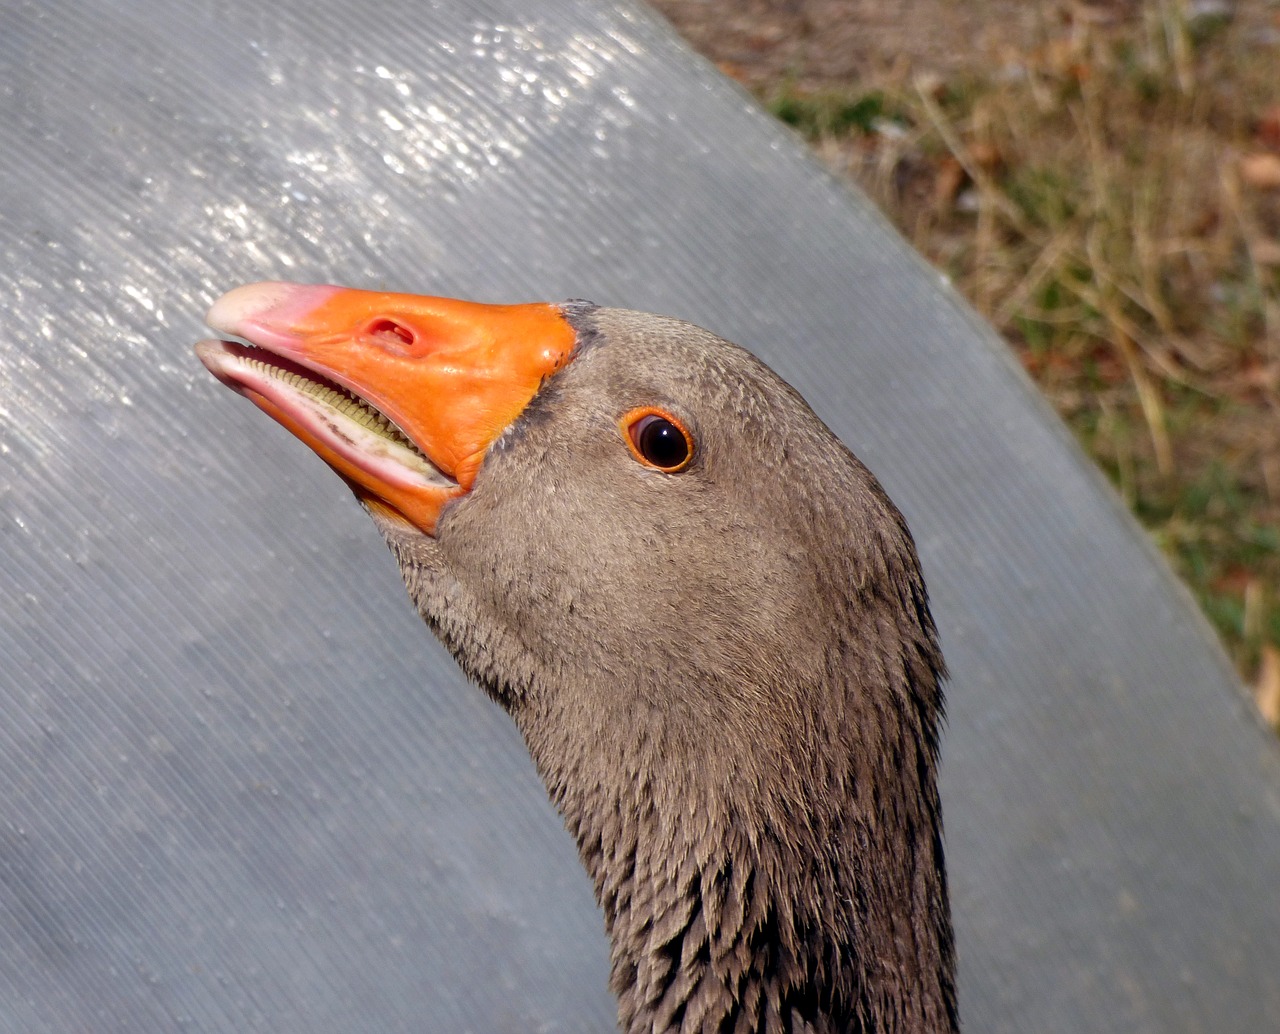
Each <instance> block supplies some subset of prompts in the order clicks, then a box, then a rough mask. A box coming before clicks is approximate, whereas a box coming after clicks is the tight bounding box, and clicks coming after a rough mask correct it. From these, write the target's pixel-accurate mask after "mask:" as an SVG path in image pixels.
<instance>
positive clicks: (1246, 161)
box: [1240, 154, 1280, 190]
mask: <svg viewBox="0 0 1280 1034" xmlns="http://www.w3.org/2000/svg"><path fill="white" fill-rule="evenodd" d="M1240 178H1241V179H1242V180H1244V182H1245V183H1246V184H1247V185H1248V186H1250V187H1253V188H1254V189H1255V190H1280V154H1246V155H1244V156H1242V157H1241V159H1240Z"/></svg>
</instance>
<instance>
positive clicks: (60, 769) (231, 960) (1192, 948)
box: [0, 0, 1280, 1034]
mask: <svg viewBox="0 0 1280 1034" xmlns="http://www.w3.org/2000/svg"><path fill="white" fill-rule="evenodd" d="M0 99H2V103H0V297H2V298H3V300H4V304H3V310H2V312H0V587H2V588H3V590H4V591H3V593H2V594H0V714H3V716H4V717H3V720H0V787H3V798H2V801H3V803H2V805H0V808H2V811H0V1029H2V1030H4V1031H13V1032H23V1034H28V1032H31V1034H36V1032H57V1034H63V1032H66V1031H93V1032H97V1031H130V1032H134V1031H144V1030H145V1031H151V1030H175V1029H191V1030H216V1031H249V1030H263V1031H277V1032H279V1031H306V1032H324V1031H333V1032H349V1031H354V1030H360V1031H421V1030H432V1031H450V1032H453V1031H465V1030H473V1031H477V1032H486V1034H491V1032H499V1031H513V1032H514V1031H531V1030H547V1031H551V1030H555V1031H587V1030H605V1029H609V1028H610V1027H611V1026H612V1022H613V1019H612V1018H613V1005H612V1002H611V1000H610V999H609V997H608V994H607V992H606V989H605V978H606V969H607V965H606V947H605V942H604V939H603V934H602V930H601V922H600V919H599V917H598V915H597V913H596V911H595V908H594V905H593V904H592V901H591V897H590V890H589V887H588V885H587V881H586V878H585V876H584V875H583V874H582V873H581V871H580V869H579V867H578V865H577V861H576V858H575V855H574V851H573V849H572V845H571V843H570V841H569V838H568V836H567V835H566V834H565V833H564V832H563V831H562V829H561V828H560V822H559V820H558V818H557V817H556V816H555V814H554V813H553V811H552V810H551V808H550V807H549V806H548V805H547V804H546V802H545V800H544V796H543V792H542V789H541V786H540V785H539V784H538V782H537V779H536V778H535V776H534V774H533V773H532V771H531V767H530V765H529V763H528V761H527V759H526V757H525V754H524V750H523V746H522V745H521V743H520V742H519V738H518V737H517V736H516V734H515V733H514V730H513V729H512V728H511V726H510V724H509V722H507V720H506V719H505V716H503V715H502V714H501V713H499V712H498V711H497V710H496V709H495V708H494V707H492V706H491V705H490V704H489V703H487V702H486V701H485V700H483V699H481V697H480V695H479V694H478V693H477V692H476V691H474V690H473V689H471V688H469V687H468V686H467V685H465V683H464V682H463V680H462V679H461V677H460V676H458V675H457V674H456V672H455V671H454V670H453V667H452V665H451V663H450V662H449V661H448V660H447V658H446V657H445V656H444V655H443V653H442V651H441V650H440V649H439V648H438V647H437V646H436V645H435V644H434V642H433V641H432V640H431V638H430V636H429V634H428V633H427V631H426V630H425V628H423V627H422V626H421V625H420V623H419V622H418V620H417V618H416V617H415V616H414V614H413V613H412V610H411V608H410V607H409V605H408V603H407V602H406V600H405V598H404V594H403V591H402V589H401V587H400V585H399V581H398V578H397V575H396V573H395V571H394V568H393V564H392V562H391V559H390V557H389V556H387V555H385V551H384V550H383V547H382V546H381V544H380V542H379V541H378V538H377V535H376V534H375V532H374V529H373V528H372V527H371V526H370V525H369V524H368V522H367V521H366V520H365V518H364V517H363V516H362V515H361V514H360V513H359V512H358V510H357V507H356V506H355V504H354V503H353V502H352V501H351V500H350V499H349V498H347V497H346V493H345V492H344V490H343V489H342V488H341V486H340V484H339V483H338V482H337V481H336V480H335V479H334V478H333V477H332V476H331V475H330V474H329V473H328V471H327V470H326V469H325V468H324V467H323V465H322V464H321V463H320V462H319V461H318V460H316V459H315V458H314V457H313V456H311V455H310V454H309V453H308V452H307V451H306V450H305V449H304V448H303V447H302V446H301V445H299V444H298V443H297V442H295V441H293V440H292V439H290V438H289V437H288V435H287V434H285V433H284V432H283V431H281V430H280V429H279V428H276V427H275V426H274V425H271V424H270V422H269V421H266V420H265V419H263V418H262V417H261V415H260V414H259V413H257V411H256V410H254V409H253V408H252V407H250V406H247V405H244V404H242V403H241V402H240V401H239V400H237V399H234V398H232V397H231V396H230V395H229V394H227V393H226V392H225V391H224V390H223V389H222V388H220V387H219V386H218V385H217V384H216V383H214V381H213V380H212V378H210V377H209V376H208V375H207V374H206V373H205V372H204V371H203V369H201V368H200V367H199V365H198V363H197V362H196V361H195V359H194V357H193V356H192V355H191V352H190V345H191V343H192V342H193V341H195V340H196V339H197V338H198V337H200V336H201V335H202V328H201V326H200V323H201V314H202V313H203V311H204V309H205V308H206V306H207V304H208V303H209V302H210V301H211V300H212V299H213V298H214V297H215V296H216V295H218V294H219V293H221V292H222V291H223V290H224V289H226V288H228V287H231V286H233V285H235V284H237V283H240V282H243V281H247V280H256V279H266V278H277V279H296V280H313V281H330V282H343V283H349V284H352V285H356V286H385V287H388V288H392V289H398V290H412V291H424V292H430V293H434V294H456V295H462V296H468V297H473V298H477V299H480V300H494V301H497V300H529V299H548V300H556V299H561V298H567V297H589V298H592V299H594V300H596V301H598V302H601V303H608V304H618V305H625V306H629V307H632V308H650V309H656V310H659V311H663V312H668V313H672V314H675V315H679V316H683V317H686V318H689V319H692V320H694V321H695V322H698V323H701V324H703V325H706V326H708V327H711V328H713V329H714V330H716V331H718V332H720V333H721V334H723V335H725V336H727V337H729V338H732V339H735V340H737V341H739V342H741V343H742V344H745V345H747V346H749V347H751V348H753V349H754V350H755V351H757V352H758V353H759V354H760V355H762V356H763V357H764V358H765V359H766V360H768V361H769V362H770V363H771V364H773V365H774V366H775V367H777V368H778V369H779V370H780V372H782V374H783V375H784V376H786V377H787V378H788V379H789V380H791V381H792V382H793V383H795V384H796V385H797V386H798V387H799V388H800V389H801V390H802V391H803V392H804V393H805V395H806V396H807V397H808V398H809V399H810V401H811V402H812V403H813V405H814V406H815V408H816V409H817V410H818V412H819V413H820V414H821V415H822V416H823V417H824V418H825V419H826V420H827V421H828V422H829V423H830V424H831V425H832V426H833V427H834V428H835V429H836V430H837V431H838V432H839V433H840V434H841V435H842V437H844V438H845V440H846V441H848V442H849V444H850V445H851V446H852V447H853V448H854V449H855V451H857V452H858V453H859V454H860V455H861V456H862V457H863V459H865V460H866V461H867V462H868V463H869V464H870V466H871V467H872V468H873V469H874V470H876V471H877V473H878V474H879V475H880V476H881V478H882V480H883V481H884V482H885V484H886V486H887V487H888V488H889V490H890V492H891V493H892V494H893V495H894V497H895V498H896V499H897V500H898V502H899V503H900V505H902V506H903V508H904V510H905V511H906V512H907V515H908V517H909V519H910V521H911V523H912V526H913V528H914V530H915V532H916V535H917V538H918V541H919V543H920V546H921V550H922V553H923V555H924V560H925V566H926V572H927V574H928V576H929V579H930V584H931V587H932V590H933V593H934V597H935V600H936V604H937V616H938V618H939V623H940V625H941V627H942V630H943V636H944V640H945V643H946V647H947V654H948V657H949V660H950V663H951V667H952V670H953V673H954V678H953V680H952V683H951V692H950V699H951V705H950V713H951V719H950V726H949V732H948V736H947V739H946V742H945V766H944V774H943V790H944V798H945V804H946V809H947V828H948V846H949V854H950V861H951V873H952V883H953V888H954V897H955V906H956V916H957V922H958V928H959V940H960V952H961V967H962V973H961V995H962V998H961V1004H962V1010H963V1013H964V1015H965V1018H966V1022H967V1026H968V1028H969V1029H970V1030H974V1031H1010V1032H1013V1031H1029V1030H1036V1031H1062V1032H1067V1031H1070V1032H1074V1031H1095V1030H1096V1031H1102V1030H1107V1031H1200V1030H1203V1031H1223V1030H1240V1031H1262V1030H1276V1029H1280V968H1278V967H1277V966H1276V961H1275V960H1276V959H1277V958H1280V752H1278V751H1277V746H1276V743H1275V742H1274V740H1273V739H1272V738H1270V737H1269V736H1268V735H1266V734H1265V733H1264V732H1263V731H1262V730H1261V729H1260V727H1259V726H1258V724H1257V723H1256V721H1255V720H1254V718H1253V715H1252V714H1251V713H1250V711H1249V708H1248V707H1247V705H1246V703H1245V702H1244V700H1243V698H1242V696H1241V695H1240V693H1239V691H1238V689H1237V687H1236V685H1235V683H1234V681H1233V675H1232V673H1231V672H1230V670H1229V669H1228V667H1227V665H1226V663H1225V662H1224V660H1223V658H1222V657H1221V655H1220V653H1219V651H1218V650H1217V648H1216V646H1215V645H1214V644H1213V642H1212V641H1211V639H1210V637H1209V635H1208V634H1207V632H1206V629H1205V627H1204V625H1203V623H1202V621H1201V619H1200V618H1199V617H1198V616H1197V615H1196V614H1195V613H1194V611H1193V609H1192V607H1191V605H1190V603H1189V602H1188V600H1187V599H1186V597H1185V594H1184V593H1183V592H1182V591H1181V589H1180V588H1179V587H1178V586H1177V585H1175V584H1174V583H1173V581H1172V580H1171V579H1170V577H1169V576H1168V574H1167V573H1166V570H1165V568H1164V566H1163V565H1162V563H1161V562H1160V561H1159V559H1158V558H1157V557H1156V556H1155V555H1154V554H1153V552H1152V551H1151V549H1150V548H1149V547H1148V545H1147V544H1146V543H1145V542H1144V540H1143V539H1142V537H1141V535H1140V533H1139V532H1138V531H1137V529H1136V528H1135V527H1134V526H1133V524H1132V523H1131V522H1130V520H1129V519H1128V518H1127V516H1125V515H1124V514H1123V513H1122V512H1121V510H1120V508H1119V507H1118V506H1117V504H1116V503H1115V501H1114V500H1113V498H1112V496H1111V494H1110V492H1109V491H1108V490H1107V489H1106V487H1105V486H1104V485H1103V484H1102V483H1101V481H1100V479H1099V478H1098V477H1097V476H1096V475H1095V474H1094V473H1093V472H1092V470H1091V469H1090V468H1089V467H1088V465H1087V464H1086V462H1085V461H1084V460H1083V459H1082V458H1081V456H1080V455H1079V453H1078V452H1077V451H1076V449H1075V448H1074V446H1073V445H1072V443H1071V442H1070V441H1069V439H1068V436H1067V435H1066V434H1065V433H1064V431H1063V429H1062V428H1061V426H1060V425H1059V424H1058V422H1057V421H1056V419H1055V418H1054V417H1053V416H1052V415H1051V414H1050V413H1049V412H1048V411H1047V410H1046V409H1045V407H1044V406H1043V405H1042V404H1041V403H1040V402H1039V401H1037V400H1036V399H1035V398H1034V397H1033V394H1032V392H1031V390H1030V389H1029V387H1028V386H1027V384H1026V383H1025V381H1024V379H1023V377H1022V375H1021V373H1020V372H1019V371H1018V370H1017V369H1016V368H1015V367H1014V366H1013V364H1012V363H1011V362H1010V361H1009V359H1008V357H1007V356H1006V354H1005V352H1004V350H1003V347H1002V346H1001V345H1000V344H999V343H998V342H996V341H995V340H994V339H993V338H992V336H991V334H990V333H989V331H988V330H987V329H986V327H985V326H983V325H982V324H980V323H979V322H978V321H976V320H975V319H974V318H973V317H972V316H971V315H970V314H969V313H968V311H967V310H966V309H965V308H964V307H963V305H961V304H960V303H958V302H957V301H956V299H955V298H954V296H953V295H952V294H951V293H950V292H949V291H948V290H947V288H946V287H945V286H944V285H943V284H941V283H940V282H939V280H938V277H937V275H936V274H934V273H933V272H931V271H930V270H928V269H927V268H926V267H925V266H924V265H923V264H921V263H920V262H919V261H918V260H917V259H916V258H915V257H914V256H913V255H912V254H911V253H910V251H909V250H908V249H907V248H906V246H905V245H903V243H902V242H901V241H900V240H899V239H898V238H897V237H896V236H895V235H894V234H893V232H892V231H890V230H889V229H888V228H887V227H886V224H885V223H884V222H883V220H882V219H881V218H880V217H879V216H878V215H877V214H876V213H875V212H874V211H872V210H871V209H870V208H869V206H868V205H867V204H866V202H865V201H863V200H862V199H861V198H859V197H856V196H851V195H850V194H849V193H847V192H846V191H845V190H843V189H842V188H840V187H839V186H837V185H835V184H834V183H832V182H831V181H830V180H829V179H828V178H827V177H826V176H825V175H824V174H823V173H822V172H820V171H819V170H818V169H817V168H816V167H815V166H814V165H813V164H812V162H811V161H810V160H809V159H808V158H806V157H805V156H804V155H803V154H802V153H801V152H800V149H799V148H798V146H797V145H796V144H795V142H794V141H793V140H792V139H791V138H790V137H789V136H788V135H787V134H786V133H785V132H783V131H782V130H780V129H779V128H778V127H776V126H775V125H774V124H773V123H772V122H771V121H770V120H769V119H768V118H766V117H765V116H764V115H763V114H761V113H760V112H758V111H757V110H756V109H755V108H754V106H753V105H752V104H751V103H750V102H749V101H748V100H747V99H746V98H744V96H743V95H742V94H740V93H739V92H738V91H737V90H736V89H735V88H734V87H733V86H731V85H730V84H728V83H727V82H725V81H723V80H722V79H720V78H719V77H718V76H717V75H716V73H715V72H714V71H713V70H711V69H710V68H708V67H707V66H706V65H704V64H702V63H701V62H699V61H698V60H696V59H695V58H693V57H692V56H691V55H689V54H688V53H687V52H686V51H685V50H684V49H683V48H682V47H681V46H680V44H679V43H678V42H676V41H675V39H674V38H673V36H672V35H671V34H670V33H669V31H668V30H667V29H666V28H665V26H664V25H662V24H661V23H660V22H659V21H657V20H656V18H654V17H653V16H652V15H650V14H649V13H648V12H646V11H645V10H643V9H640V8H636V7H632V6H629V5H626V4H618V5H606V4H600V3H589V2H586V0H580V2H575V0H544V2H540V3H533V4H529V3H516V2H515V0H492V2H485V0H467V2H459V3H447V4H446V3H437V4H435V5H427V4H423V3H418V2H415V0H391V2H385V3H383V2H377V3H375V2H360V0H355V2H353V0H341V2H339V0H321V2H318V3H302V2H300V0H287V2H284V3H277V4H269V5H263V4H253V3H249V2H247V0H246V2H231V0H217V2H215V0H208V2H194V0H181V2H175V0H165V2H163V3H161V2H160V0H137V2H126V0H117V2H108V0H90V2H83V0H77V2H71V0H51V2H41V3H38V4H36V3H17V2H12V0H10V2H6V3H4V4H3V5H0Z"/></svg>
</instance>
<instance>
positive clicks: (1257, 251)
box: [1249, 238, 1280, 266]
mask: <svg viewBox="0 0 1280 1034" xmlns="http://www.w3.org/2000/svg"><path fill="white" fill-rule="evenodd" d="M1249 255H1250V256H1251V257H1252V258H1253V261H1254V262H1256V263H1257V264H1258V265H1260V266H1280V241H1273V240H1271V239H1269V238H1264V239H1263V240H1260V241H1254V242H1253V243H1252V244H1250V245H1249Z"/></svg>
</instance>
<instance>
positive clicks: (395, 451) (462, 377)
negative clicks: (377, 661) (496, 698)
mask: <svg viewBox="0 0 1280 1034" xmlns="http://www.w3.org/2000/svg"><path fill="white" fill-rule="evenodd" d="M206 319H207V322H208V324H209V326H210V327H212V328H213V329H214V330H216V331H218V332H219V333H221V334H227V335H229V336H234V337H238V338H241V339H243V340H245V341H248V342H249V343H250V346H249V347H246V346H245V345H241V344H238V343H236V342H233V341H202V342H200V344H198V345H197V346H196V352H197V354H198V355H199V356H200V359H201V360H202V361H203V362H204V364H205V366H207V367H208V368H209V370H210V372H212V373H213V375H214V376H215V377H217V378H218V379H219V380H221V381H222V382H223V383H224V384H226V385H227V386H228V387H230V388H232V389H234V390H235V391H238V392H239V393H240V394H242V395H244V396H246V397H247V398H249V399H250V400H252V401H253V402H254V403H255V404H256V405H257V406H258V407H259V408H260V409H262V410H263V411H264V412H266V413H267V414H268V415H270V416H271V417H273V418H274V419H275V420H277V421H279V422H280V423H281V424H283V425H284V426H285V427H287V428H288V429H289V430H290V431H291V432H293V434H295V435H297V437H299V438H301V439H302V440H303V441H304V442H306V444H307V445H309V446H310V447H311V448H312V449H313V450H314V451H315V452H316V453H317V454H318V455H319V456H320V458H321V459H323V460H324V461H325V462H326V463H328V464H329V466H331V467H332V468H333V469H334V470H335V471H337V473H338V474H340V475H341V476H342V477H343V478H344V479H345V480H346V482H347V483H348V484H349V485H350V486H351V487H352V489H353V490H354V491H355V493H356V494H357V495H358V496H359V497H360V498H361V499H362V500H363V501H364V502H365V503H366V505H368V506H370V507H372V508H373V509H375V510H377V511H379V512H381V513H382V514H383V515H384V516H388V517H392V518H396V519H399V520H401V521H403V522H406V523H408V524H411V525H413V526H414V527H416V528H418V529H420V530H421V531H423V532H425V533H426V534H428V535H434V534H435V530H436V523H437V521H438V520H439V518H440V513H441V511H442V510H443V509H444V506H445V504H447V503H448V502H449V501H450V500H451V499H456V498H458V497H459V496H462V495H465V494H466V493H467V492H468V491H469V490H470V488H471V485H472V483H473V482H474V481H475V478H476V474H477V473H478V472H479V470H480V466H481V464H482V463H483V462H484V455H485V451H486V450H487V449H488V448H489V446H490V445H491V444H493V442H494V441H495V440H496V439H497V438H498V436H499V435H501V434H502V432H503V431H504V430H505V429H506V428H507V427H508V426H509V425H510V424H511V422H512V421H513V420H515V418H516V417H517V416H518V415H519V414H520V412H521V411H522V410H523V409H524V408H525V406H527V405H528V404H529V401H530V400H531V399H532V398H533V396H534V395H535V394H536V393H537V391H538V388H539V387H540V386H541V385H542V382H543V380H544V379H546V378H547V377H549V376H550V375H551V374H553V373H555V372H556V371H557V370H559V369H560V368H561V367H563V366H564V365H565V363H567V362H568V361H569V356H570V353H571V352H572V350H573V346H574V342H575V339H576V335H575V333H574V330H573V328H572V327H571V326H570V325H569V324H568V323H567V322H566V321H565V319H564V317H563V316H562V315H561V313H560V310H559V309H558V308H556V307H555V306H553V305H543V304H532V305H481V304H478V303H476V302H462V301H454V300H452V299H448V298H426V297H420V296H418V295H411V294H383V293H380V292H376V291H356V290H351V289H349V288H342V287H327V286H326V287H318V286H305V285H300V284H283V283H262V284H250V285H248V286H246V287H238V288H236V289H235V290H234V291H231V292H230V293H228V294H226V295H223V297H222V298H220V299H219V300H218V301H217V302H216V303H215V304H214V306H213V308H212V309H210V310H209V315H208V316H207V317H206Z"/></svg>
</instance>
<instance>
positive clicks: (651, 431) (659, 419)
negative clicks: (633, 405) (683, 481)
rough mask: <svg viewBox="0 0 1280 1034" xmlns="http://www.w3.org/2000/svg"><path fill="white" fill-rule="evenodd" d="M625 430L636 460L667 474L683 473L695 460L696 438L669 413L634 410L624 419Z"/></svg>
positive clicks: (652, 410)
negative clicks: (694, 444) (681, 471)
mask: <svg viewBox="0 0 1280 1034" xmlns="http://www.w3.org/2000/svg"><path fill="white" fill-rule="evenodd" d="M622 430H623V434H624V435H625V437H626V439H627V444H628V445H630V446H631V451H632V452H633V453H634V454H635V457H636V459H638V460H639V461H640V462H641V463H644V464H645V465H646V466H650V467H656V468H657V469H658V470H661V471H665V472H666V473H668V474H674V473H675V472H676V471H678V470H684V468H685V467H687V466H688V465H689V461H690V459H692V458H693V438H692V437H690V435H689V432H688V431H686V430H685V429H684V425H683V424H681V423H680V421H679V420H677V419H676V418H675V417H673V416H672V415H671V414H670V413H664V412H662V410H660V409H634V410H632V411H631V412H630V413H628V414H627V415H626V416H624V417H623V418H622Z"/></svg>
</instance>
